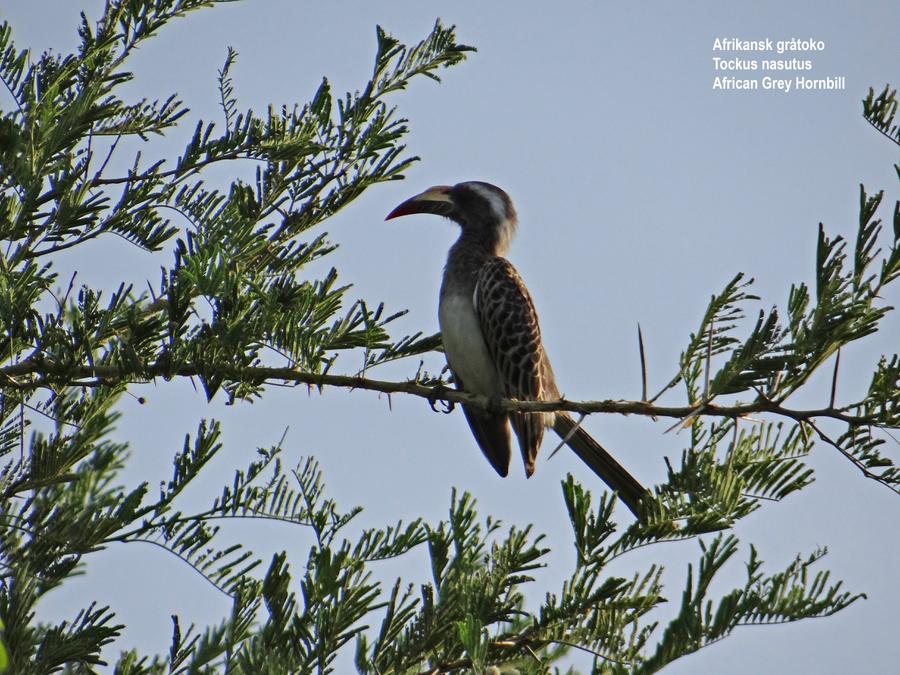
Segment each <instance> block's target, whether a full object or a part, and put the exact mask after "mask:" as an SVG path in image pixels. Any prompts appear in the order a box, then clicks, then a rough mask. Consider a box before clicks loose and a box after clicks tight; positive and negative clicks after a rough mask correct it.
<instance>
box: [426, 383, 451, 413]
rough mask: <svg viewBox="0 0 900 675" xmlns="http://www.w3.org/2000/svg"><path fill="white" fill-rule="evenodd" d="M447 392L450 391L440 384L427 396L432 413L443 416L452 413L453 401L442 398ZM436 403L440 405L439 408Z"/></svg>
mask: <svg viewBox="0 0 900 675" xmlns="http://www.w3.org/2000/svg"><path fill="white" fill-rule="evenodd" d="M448 391H450V389H448V388H447V387H445V386H444V385H442V384H439V385H437V386H436V387H434V388H433V389H432V390H431V394H430V395H429V396H428V405H430V406H431V409H432V410H434V412H439V413H444V414H445V415H449V414H450V413H452V412H453V409H454V408H455V407H456V404H455V403H454V402H453V401H448V400H446V399H444V398H442V396H444V394H446V393H447V392H448ZM438 403H440V407H438Z"/></svg>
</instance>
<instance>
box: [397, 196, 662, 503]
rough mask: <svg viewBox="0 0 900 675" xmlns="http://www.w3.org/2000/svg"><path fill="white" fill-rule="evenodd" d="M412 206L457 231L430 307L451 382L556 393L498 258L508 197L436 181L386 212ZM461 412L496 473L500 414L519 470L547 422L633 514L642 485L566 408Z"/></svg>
mask: <svg viewBox="0 0 900 675" xmlns="http://www.w3.org/2000/svg"><path fill="white" fill-rule="evenodd" d="M413 213H433V214H437V215H441V216H446V217H447V218H449V219H450V220H453V221H455V222H456V223H457V224H458V225H459V226H460V228H461V229H462V232H461V233H460V235H459V239H458V240H457V241H456V243H455V244H454V245H453V246H452V247H451V248H450V253H449V255H448V257H447V266H446V267H445V268H444V280H443V283H442V284H441V296H440V305H439V309H438V318H439V321H440V326H441V337H442V339H443V343H444V353H445V354H446V356H447V363H448V364H449V366H450V370H451V371H452V372H453V379H454V381H455V383H456V386H457V388H459V389H463V390H465V391H468V392H471V393H475V394H481V395H483V396H489V397H507V398H515V399H519V400H523V401H544V400H554V399H558V398H560V394H559V389H557V387H556V381H555V379H554V377H553V369H552V368H551V367H550V360H549V359H548V358H547V353H546V352H545V351H544V346H543V344H542V343H541V330H540V327H539V326H538V317H537V313H536V312H535V309H534V303H533V302H532V300H531V295H530V294H529V293H528V289H527V288H526V287H525V284H524V283H523V281H522V278H521V277H520V276H519V274H518V272H516V269H515V267H513V266H512V263H510V262H509V261H508V260H506V259H505V258H503V257H502V256H503V255H504V254H505V253H506V251H507V249H508V248H509V244H510V241H511V240H512V238H513V235H514V234H515V229H516V211H515V209H514V208H513V205H512V201H510V198H509V196H508V195H507V194H506V193H505V192H504V191H503V190H501V189H500V188H498V187H496V186H494V185H491V184H490V183H482V182H479V181H470V182H466V183H459V184H457V185H453V186H452V187H451V186H446V185H438V186H436V187H432V188H429V189H427V190H425V192H423V193H421V194H419V195H416V196H415V197H412V198H411V199H408V200H407V201H405V202H403V203H402V204H400V205H399V206H398V207H397V208H395V209H394V210H393V211H391V212H390V213H389V214H388V216H387V218H386V219H385V220H389V219H391V218H396V217H398V216H405V215H409V214H413ZM463 412H464V413H465V415H466V419H467V420H468V422H469V427H471V429H472V433H473V434H474V435H475V440H476V441H478V445H479V446H480V447H481V450H482V452H484V454H485V456H486V457H487V458H488V460H489V461H490V463H491V465H492V466H493V467H494V469H496V470H497V473H499V474H500V475H501V476H505V475H506V474H507V472H508V470H509V460H510V436H509V422H512V427H513V430H514V431H515V432H516V436H517V437H518V439H519V448H520V449H521V451H522V459H523V460H524V462H525V473H526V474H527V475H528V476H531V474H532V473H534V463H535V459H536V458H537V453H538V448H539V447H540V444H541V439H542V438H543V435H544V427H545V426H548V427H553V430H554V431H556V433H557V434H559V436H560V437H561V438H563V439H564V440H565V441H566V443H567V444H568V445H569V447H570V448H572V450H574V451H575V453H576V454H577V455H578V456H579V457H580V458H581V459H582V460H583V461H584V462H585V464H587V465H588V466H589V467H590V468H591V469H592V470H593V471H594V473H596V474H597V475H598V476H599V477H600V478H601V479H603V480H604V481H605V482H606V484H607V485H609V486H610V487H611V488H612V489H614V490H616V491H617V492H618V495H619V498H620V499H621V500H622V501H623V502H624V503H625V505H626V506H627V507H628V508H629V509H631V511H632V512H634V513H635V514H637V513H638V505H639V503H640V501H641V499H642V498H643V497H644V495H646V494H647V491H646V490H645V489H644V487H643V486H641V484H640V483H638V481H637V480H635V479H634V477H632V476H631V474H629V473H628V472H627V471H626V470H625V469H624V468H623V467H622V466H621V465H620V464H619V463H618V462H617V461H616V460H615V459H613V457H612V456H611V455H610V454H609V453H608V452H607V451H606V450H604V449H603V447H601V446H600V444H599V443H597V441H595V440H594V439H593V438H592V437H591V436H590V434H588V433H587V432H586V431H585V430H584V429H582V428H581V427H580V426H577V425H576V423H575V421H574V420H573V419H572V417H571V416H570V415H569V414H568V413H565V412H557V413H509V414H507V413H496V412H489V411H486V410H482V409H480V408H475V407H472V406H466V405H463Z"/></svg>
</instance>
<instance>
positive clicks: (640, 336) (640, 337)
mask: <svg viewBox="0 0 900 675" xmlns="http://www.w3.org/2000/svg"><path fill="white" fill-rule="evenodd" d="M638 351H639V352H640V355H641V400H642V401H645V402H646V400H647V358H646V355H645V354H644V334H643V333H642V332H641V324H638Z"/></svg>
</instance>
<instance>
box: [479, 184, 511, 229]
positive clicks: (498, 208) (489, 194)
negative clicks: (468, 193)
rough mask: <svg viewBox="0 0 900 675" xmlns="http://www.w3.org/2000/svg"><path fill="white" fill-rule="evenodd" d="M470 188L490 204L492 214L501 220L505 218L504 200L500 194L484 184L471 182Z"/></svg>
mask: <svg viewBox="0 0 900 675" xmlns="http://www.w3.org/2000/svg"><path fill="white" fill-rule="evenodd" d="M470 188H471V189H472V190H474V191H475V192H476V193H478V194H479V195H480V196H481V197H483V198H484V199H485V201H487V203H488V204H490V207H491V211H493V212H494V215H496V216H497V220H498V221H501V222H502V221H504V220H506V219H507V214H506V202H505V201H503V198H502V197H501V196H500V195H498V194H497V193H496V192H494V191H493V190H491V189H490V188H486V187H485V186H484V185H480V184H478V183H472V184H471V186H470Z"/></svg>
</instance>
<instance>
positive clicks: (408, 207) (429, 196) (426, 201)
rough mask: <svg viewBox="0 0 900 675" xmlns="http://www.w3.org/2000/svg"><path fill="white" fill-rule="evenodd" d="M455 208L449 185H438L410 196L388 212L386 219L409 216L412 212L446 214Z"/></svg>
mask: <svg viewBox="0 0 900 675" xmlns="http://www.w3.org/2000/svg"><path fill="white" fill-rule="evenodd" d="M452 210H453V200H452V199H451V198H450V186H449V185H436V186H434V187H430V188H428V189H427V190H425V192H423V193H421V194H417V195H416V196H415V197H410V198H409V199H407V200H406V201H405V202H403V203H402V204H400V205H399V206H397V208H395V209H394V210H393V211H391V212H390V213H389V214H387V217H385V220H390V219H391V218H399V217H400V216H408V215H410V214H412V213H434V214H436V215H439V216H446V215H447V214H449V213H450V211H452Z"/></svg>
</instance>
